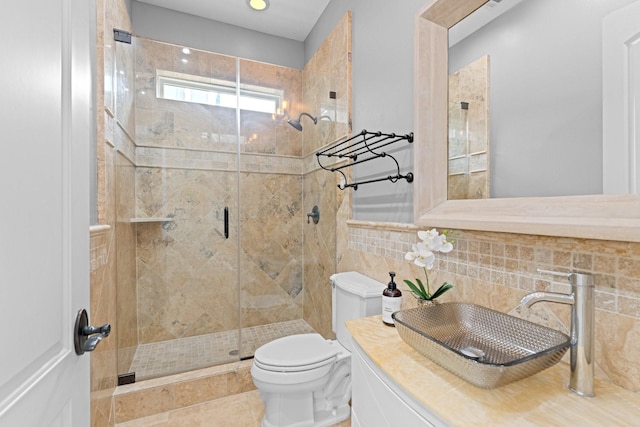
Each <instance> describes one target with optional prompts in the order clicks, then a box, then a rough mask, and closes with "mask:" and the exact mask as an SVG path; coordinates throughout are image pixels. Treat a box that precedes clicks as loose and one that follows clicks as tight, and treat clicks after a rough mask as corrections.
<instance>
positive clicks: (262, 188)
mask: <svg viewBox="0 0 640 427" xmlns="http://www.w3.org/2000/svg"><path fill="white" fill-rule="evenodd" d="M115 51H116V58H115V71H114V87H116V88H118V89H117V90H116V91H115V92H116V95H114V96H116V98H117V99H115V105H116V114H117V116H118V117H117V119H118V120H117V123H119V126H121V127H122V128H123V130H124V131H125V132H126V134H127V135H128V136H129V138H130V139H131V141H132V142H131V143H129V144H127V143H126V141H125V142H120V143H118V144H117V146H118V147H119V149H118V150H117V151H116V152H115V154H114V155H115V159H114V163H115V165H116V173H115V177H116V178H115V182H114V183H113V185H114V186H115V191H114V194H115V195H116V196H115V197H116V203H115V205H116V210H117V225H116V236H117V237H116V241H117V256H116V263H117V268H116V272H117V273H116V274H117V280H116V282H117V289H116V292H117V295H116V300H117V311H118V312H117V324H116V327H117V331H118V333H117V337H118V357H117V360H118V374H119V375H120V376H122V378H130V377H131V375H130V374H131V373H135V377H136V380H140V379H147V378H153V377H158V376H162V375H167V374H173V373H178V372H183V371H187V370H192V369H197V368H202V367H206V366H212V365H216V364H221V363H226V362H231V361H237V360H240V359H244V358H248V357H251V356H252V355H253V352H254V351H255V349H256V348H257V347H259V346H260V345H262V344H264V343H265V342H268V341H270V340H273V339H275V338H278V337H280V336H285V335H289V334H295V333H305V332H313V331H314V328H312V327H311V326H310V325H309V324H308V323H307V322H306V321H305V320H303V318H304V317H305V316H304V313H303V302H304V298H305V292H304V286H303V284H304V283H305V280H307V281H308V280H313V281H314V282H323V283H324V282H327V283H328V277H329V275H330V274H331V273H333V272H334V271H335V237H334V238H333V240H332V241H331V240H329V241H324V240H322V239H325V237H324V235H325V234H323V233H322V232H321V231H320V230H319V229H318V228H316V229H314V228H312V227H314V226H315V227H320V226H322V227H326V228H325V230H326V235H329V234H330V233H331V232H332V231H333V232H334V234H335V206H336V201H335V198H336V196H335V190H331V188H332V187H333V186H329V191H326V193H328V194H320V192H321V191H323V190H321V189H322V188H325V186H326V180H328V179H334V177H333V176H331V175H330V174H326V175H324V176H322V177H321V176H320V175H318V174H315V173H314V172H313V171H312V170H311V169H310V168H309V166H308V165H310V164H312V163H311V162H310V160H313V159H314V158H315V156H314V150H315V148H314V147H316V146H319V145H322V144H325V143H327V142H331V141H333V140H334V139H335V138H336V136H337V135H336V132H338V131H339V129H338V128H336V125H335V120H336V107H335V102H336V100H335V99H331V100H328V101H323V103H321V104H318V105H310V102H311V101H309V100H310V99H311V100H312V99H313V96H311V97H309V94H310V93H313V92H314V91H323V92H324V91H325V90H326V89H327V88H326V86H331V85H332V78H310V77H309V76H307V77H306V81H305V82H303V71H302V70H296V69H291V68H287V67H282V66H276V65H271V64H265V63H261V62H256V61H250V60H245V59H241V58H237V57H232V56H226V55H220V54H215V53H211V52H205V51H202V50H197V49H191V48H187V47H184V46H176V45H171V44H167V43H162V42H157V41H153V40H149V39H144V38H139V37H133V40H132V43H131V44H125V43H117V46H116V50H115ZM312 80H313V81H316V83H317V84H316V85H314V86H313V87H311V86H308V87H305V90H306V91H307V94H305V96H304V97H303V83H304V84H307V85H308V84H309V82H310V81H312ZM316 86H318V87H316ZM326 93H328V91H326ZM332 103H333V104H332ZM303 111H310V112H313V115H314V116H318V118H319V120H318V122H317V124H314V123H313V122H312V121H311V120H309V121H305V123H304V131H303V132H300V131H299V130H297V129H295V128H294V127H292V126H290V125H289V124H288V123H287V120H288V119H291V118H295V117H299V116H298V115H299V114H300V113H302V112H303ZM303 137H304V138H305V140H304V141H303ZM320 173H322V172H320ZM307 177H308V178H311V179H309V180H308V182H307V183H305V179H306V178H307ZM319 177H320V178H319ZM313 193H315V194H313ZM307 205H309V206H307ZM313 205H320V208H321V209H323V210H325V211H324V212H322V221H321V223H320V224H318V225H317V226H316V225H315V224H313V223H312V224H309V225H307V223H306V214H307V212H306V210H310V206H313ZM326 210H328V211H326ZM323 222H324V224H323ZM318 234H320V236H318ZM320 240H322V242H320ZM314 242H315V247H314V249H313V251H310V250H308V251H307V252H309V253H307V254H306V255H305V245H308V244H314ZM332 244H333V246H331V245H332ZM324 252H326V253H324ZM305 263H311V264H313V265H314V266H313V268H309V269H308V271H307V272H306V273H305ZM311 272H312V273H313V274H314V275H315V277H309V274H310V273H311ZM327 286H328V285H327ZM329 295H330V292H329ZM316 329H317V328H316Z"/></svg>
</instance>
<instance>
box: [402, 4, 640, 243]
mask: <svg viewBox="0 0 640 427" xmlns="http://www.w3.org/2000/svg"><path fill="white" fill-rule="evenodd" d="M484 3H486V0H436V1H431V2H429V4H427V5H426V7H425V8H424V9H423V10H422V11H421V12H420V13H419V14H418V15H417V16H416V21H415V52H416V56H415V73H414V78H415V93H416V95H415V99H414V102H415V105H414V123H415V135H416V143H415V145H414V150H415V151H414V162H415V164H420V165H423V167H421V168H416V180H415V182H414V184H415V188H414V218H415V223H416V224H418V225H424V226H435V227H444V228H458V229H474V230H484V231H494V232H510V233H523V234H540V235H552V236H566V237H577V238H594V239H606V240H622V241H637V242H640V197H638V196H637V195H634V194H624V195H615V196H608V195H587V196H566V197H514V198H507V199H483V200H447V155H448V153H447V115H448V101H447V85H448V67H447V63H448V52H447V47H448V41H447V34H448V29H449V28H451V27H452V26H453V25H455V24H456V23H457V22H459V21H460V20H462V19H463V18H464V17H466V16H467V15H469V14H470V13H472V12H473V11H475V10H476V9H477V8H479V7H480V6H482V5H483V4H484ZM576 19H579V16H576Z"/></svg>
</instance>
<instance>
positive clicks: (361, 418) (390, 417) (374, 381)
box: [351, 342, 449, 427]
mask: <svg viewBox="0 0 640 427" xmlns="http://www.w3.org/2000/svg"><path fill="white" fill-rule="evenodd" d="M351 376H352V378H351V381H352V401H351V405H352V407H351V426H352V427H398V426H402V427H425V426H434V427H445V426H449V424H447V423H446V422H444V421H443V420H441V419H440V418H439V417H438V416H437V415H435V414H434V413H432V412H431V411H430V410H429V409H428V408H426V407H424V406H423V405H422V404H420V403H418V402H417V401H416V400H415V399H414V398H413V397H411V396H410V395H409V394H408V393H407V392H405V391H404V390H403V389H402V387H400V386H399V385H398V384H396V383H395V382H394V381H393V380H391V379H390V378H389V377H388V376H387V375H386V374H385V373H384V372H382V370H381V369H380V368H379V367H378V366H377V365H376V364H375V363H374V362H373V361H372V360H371V359H370V358H369V357H368V356H367V355H366V354H365V353H364V351H363V350H362V349H361V348H360V346H359V345H358V344H357V343H356V342H353V351H352V353H351ZM427 392H428V390H425V393H427Z"/></svg>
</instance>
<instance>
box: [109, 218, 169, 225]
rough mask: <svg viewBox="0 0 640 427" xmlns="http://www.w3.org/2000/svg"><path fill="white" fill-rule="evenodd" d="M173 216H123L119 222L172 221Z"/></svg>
mask: <svg viewBox="0 0 640 427" xmlns="http://www.w3.org/2000/svg"><path fill="white" fill-rule="evenodd" d="M172 221H173V218H121V219H119V220H118V222H128V223H132V224H134V223H135V224H142V223H147V222H172Z"/></svg>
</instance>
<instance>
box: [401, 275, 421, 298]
mask: <svg viewBox="0 0 640 427" xmlns="http://www.w3.org/2000/svg"><path fill="white" fill-rule="evenodd" d="M404 283H406V284H407V286H408V287H409V289H410V290H411V292H412V293H413V294H414V295H415V296H416V297H417V298H421V299H425V295H424V294H423V293H422V292H421V291H420V289H418V287H417V286H416V285H414V284H413V282H412V281H411V280H406V279H405V281H404Z"/></svg>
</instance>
